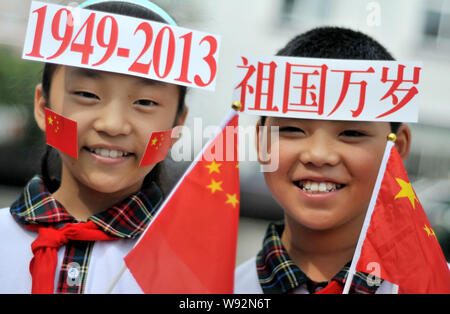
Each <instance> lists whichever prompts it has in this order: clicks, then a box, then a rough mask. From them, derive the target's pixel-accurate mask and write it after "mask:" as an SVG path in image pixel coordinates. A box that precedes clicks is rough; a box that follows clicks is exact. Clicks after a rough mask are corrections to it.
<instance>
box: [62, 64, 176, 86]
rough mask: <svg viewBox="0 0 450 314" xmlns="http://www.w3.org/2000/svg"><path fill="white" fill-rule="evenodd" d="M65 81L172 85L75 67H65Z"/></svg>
mask: <svg viewBox="0 0 450 314" xmlns="http://www.w3.org/2000/svg"><path fill="white" fill-rule="evenodd" d="M65 68H66V70H65V79H66V80H69V81H73V80H76V81H79V80H97V81H107V80H113V79H116V80H121V81H129V82H130V83H133V84H136V85H141V86H166V85H173V84H169V83H165V82H161V81H156V80H151V79H147V78H143V77H138V76H132V75H126V74H119V73H113V72H106V71H99V70H92V69H85V68H77V67H69V66H65Z"/></svg>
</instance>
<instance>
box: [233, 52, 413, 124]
mask: <svg viewBox="0 0 450 314" xmlns="http://www.w3.org/2000/svg"><path fill="white" fill-rule="evenodd" d="M252 60H255V59H250V58H247V57H241V61H242V63H241V64H239V65H237V69H238V71H241V72H239V73H240V75H241V76H240V77H241V78H242V79H240V80H239V81H238V82H237V84H236V85H235V90H237V91H239V92H240V93H239V101H240V102H241V105H242V108H241V111H258V114H267V115H277V116H287V117H305V118H314V117H316V118H317V117H321V118H323V119H342V117H344V118H348V119H353V118H355V119H357V118H358V117H360V116H361V117H362V118H363V120H377V119H380V118H385V117H387V116H389V115H391V114H393V113H395V112H397V111H398V110H400V109H402V108H403V107H405V106H406V105H407V104H408V103H410V102H411V100H412V99H413V98H414V96H415V95H417V94H418V93H419V90H418V84H419V80H420V70H421V67H419V66H414V67H412V66H409V67H407V66H406V65H404V64H398V63H397V62H394V61H383V62H381V63H378V64H377V63H376V61H370V60H368V61H361V60H331V59H330V60H331V61H332V62H328V60H326V59H308V58H279V57H274V58H273V59H272V60H271V59H268V58H265V59H264V60H259V59H256V60H255V61H252ZM311 60H315V61H316V62H311ZM317 60H319V61H317ZM301 61H305V62H301ZM324 61H325V62H324ZM352 62H353V63H352ZM243 70H244V71H245V72H242V71H243ZM407 70H412V73H413V74H412V78H411V79H407V78H405V76H406V74H405V73H406V72H407ZM395 76H396V77H395ZM236 98H237V97H236ZM235 100H237V99H235ZM389 100H391V101H389ZM368 104H370V105H369V106H370V108H367V106H368ZM380 104H381V105H380ZM392 105H393V106H394V107H392ZM344 110H345V111H346V112H343V111H344ZM366 110H368V113H369V118H368V115H367V112H366V114H364V113H365V111H366ZM299 113H300V114H299ZM361 117H360V118H361ZM384 120H385V119H384Z"/></svg>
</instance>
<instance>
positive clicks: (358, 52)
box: [261, 26, 401, 133]
mask: <svg viewBox="0 0 450 314" xmlns="http://www.w3.org/2000/svg"><path fill="white" fill-rule="evenodd" d="M276 55H277V56H289V57H306V58H331V59H356V60H394V58H393V57H392V55H391V54H390V53H389V52H388V51H387V50H386V48H384V47H383V46H382V45H381V44H380V43H378V42H377V41H375V40H374V39H373V38H371V37H369V36H367V35H366V34H363V33H361V32H358V31H354V30H351V29H347V28H342V27H330V26H326V27H318V28H314V29H312V30H310V31H308V32H306V33H303V34H300V35H298V36H296V37H294V38H293V39H292V40H291V41H290V42H288V43H287V45H286V46H285V47H283V48H282V49H280V50H279V51H278V52H277V54H276ZM265 120H266V117H261V125H264V123H265ZM390 125H391V131H392V132H394V133H396V132H397V130H398V128H399V127H400V125H401V123H400V122H390Z"/></svg>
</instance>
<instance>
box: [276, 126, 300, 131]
mask: <svg viewBox="0 0 450 314" xmlns="http://www.w3.org/2000/svg"><path fill="white" fill-rule="evenodd" d="M279 131H280V133H281V132H283V133H305V132H304V131H303V130H302V129H300V128H297V127H294V126H282V127H280V129H279Z"/></svg>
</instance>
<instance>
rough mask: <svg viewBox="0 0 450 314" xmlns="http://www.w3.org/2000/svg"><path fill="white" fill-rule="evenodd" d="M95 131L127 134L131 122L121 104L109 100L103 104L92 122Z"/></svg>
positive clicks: (109, 133) (114, 134) (111, 134)
mask: <svg viewBox="0 0 450 314" xmlns="http://www.w3.org/2000/svg"><path fill="white" fill-rule="evenodd" d="M94 128H95V130H96V131H97V132H104V133H106V134H108V135H110V136H118V135H127V134H129V133H130V132H131V124H130V122H129V121H128V118H127V113H126V112H125V110H124V109H123V104H120V103H119V102H111V103H108V104H105V105H104V106H103V108H102V110H101V112H100V113H99V117H98V118H97V119H96V121H95V123H94Z"/></svg>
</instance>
